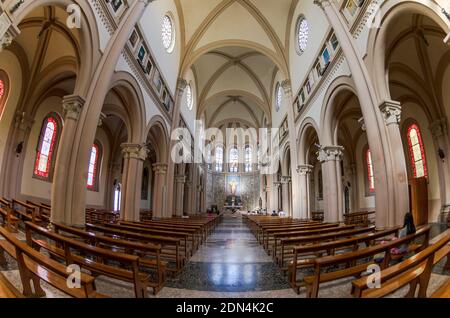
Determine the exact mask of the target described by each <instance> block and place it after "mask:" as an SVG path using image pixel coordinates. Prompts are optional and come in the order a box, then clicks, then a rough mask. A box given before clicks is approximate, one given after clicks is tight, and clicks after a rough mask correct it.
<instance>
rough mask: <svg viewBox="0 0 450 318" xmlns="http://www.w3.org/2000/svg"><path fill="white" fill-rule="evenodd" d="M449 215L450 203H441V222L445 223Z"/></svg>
mask: <svg viewBox="0 0 450 318" xmlns="http://www.w3.org/2000/svg"><path fill="white" fill-rule="evenodd" d="M449 217H450V204H448V205H443V206H442V208H441V217H440V219H441V220H440V221H441V223H443V224H447V222H448V221H449Z"/></svg>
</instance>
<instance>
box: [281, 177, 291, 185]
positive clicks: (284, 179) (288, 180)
mask: <svg viewBox="0 0 450 318" xmlns="http://www.w3.org/2000/svg"><path fill="white" fill-rule="evenodd" d="M291 181H292V178H291V176H282V177H281V184H289V183H291Z"/></svg>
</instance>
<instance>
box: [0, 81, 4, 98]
mask: <svg viewBox="0 0 450 318" xmlns="http://www.w3.org/2000/svg"><path fill="white" fill-rule="evenodd" d="M4 95H5V82H4V81H3V80H0V100H2V98H3V96H4Z"/></svg>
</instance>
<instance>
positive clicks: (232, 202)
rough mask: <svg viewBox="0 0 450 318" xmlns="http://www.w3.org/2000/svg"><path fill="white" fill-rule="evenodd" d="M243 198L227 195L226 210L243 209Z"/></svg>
mask: <svg viewBox="0 0 450 318" xmlns="http://www.w3.org/2000/svg"><path fill="white" fill-rule="evenodd" d="M243 206H244V205H243V204H242V200H241V197H240V196H233V195H229V196H227V199H226V200H225V205H224V206H223V208H224V210H225V211H226V210H231V211H233V210H241V209H242V208H243Z"/></svg>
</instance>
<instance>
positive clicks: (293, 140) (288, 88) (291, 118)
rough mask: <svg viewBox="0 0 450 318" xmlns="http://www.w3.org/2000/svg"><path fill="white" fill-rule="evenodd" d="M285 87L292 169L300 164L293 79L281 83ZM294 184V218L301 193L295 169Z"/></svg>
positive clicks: (297, 210) (297, 212)
mask: <svg viewBox="0 0 450 318" xmlns="http://www.w3.org/2000/svg"><path fill="white" fill-rule="evenodd" d="M281 86H282V87H283V90H284V94H285V97H286V100H287V103H286V106H287V114H288V129H289V147H290V151H291V169H295V167H297V166H298V162H297V160H298V159H297V154H298V149H297V136H296V135H295V131H296V130H295V114H294V108H293V107H294V106H293V105H294V98H293V93H292V85H291V81H289V80H286V81H283V82H282V83H281ZM291 176H292V177H291V178H292V184H293V185H295V186H293V187H292V197H291V200H292V210H293V211H291V216H293V217H294V218H297V219H298V218H300V193H299V188H298V186H297V185H298V184H299V181H298V176H297V174H296V173H295V172H294V171H291Z"/></svg>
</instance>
